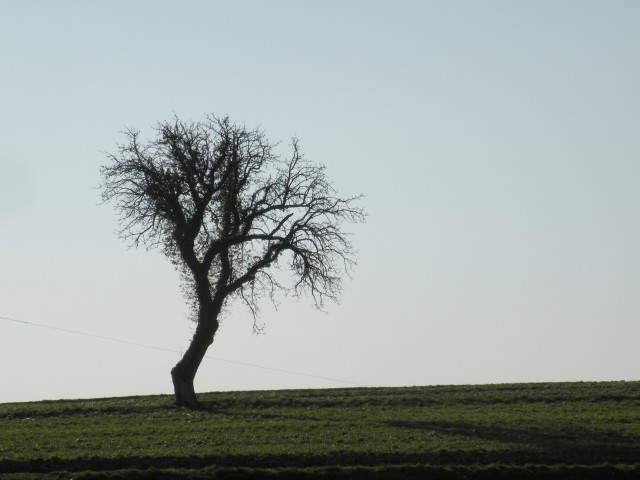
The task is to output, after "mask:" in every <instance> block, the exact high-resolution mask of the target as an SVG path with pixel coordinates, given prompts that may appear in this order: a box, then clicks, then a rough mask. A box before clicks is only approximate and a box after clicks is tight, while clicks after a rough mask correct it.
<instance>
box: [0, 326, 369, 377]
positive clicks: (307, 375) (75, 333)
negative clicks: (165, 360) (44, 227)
mask: <svg viewBox="0 0 640 480" xmlns="http://www.w3.org/2000/svg"><path fill="white" fill-rule="evenodd" d="M0 319H2V320H7V321H10V322H15V323H22V324H24V325H30V326H33V327H38V328H46V329H49V330H57V331H59V332H64V333H72V334H74V335H82V336H84V337H92V338H99V339H101V340H108V341H110V342H117V343H124V344H126V345H132V346H134V347H141V348H150V349H153V350H160V351H163V352H171V353H177V354H179V355H180V354H181V352H179V351H178V350H173V349H171V348H164V347H158V346H155V345H148V344H145V343H138V342H131V341H129V340H122V339H120V338H114V337H109V336H106V335H96V334H94V333H88V332H81V331H79V330H71V329H69V328H61V327H54V326H52V325H45V324H42V323H35V322H27V321H25V320H16V319H15V318H11V317H3V316H0ZM204 358H206V359H209V360H215V361H217V362H224V363H231V364H234V365H241V366H244V367H252V368H260V369H262V370H270V371H272V372H280V373H287V374H289V375H299V376H303V377H310V378H318V379H321V380H329V381H332V382H339V383H345V384H348V385H354V386H357V387H364V386H365V385H362V384H359V383H356V382H351V381H349V380H342V379H340V378H332V377H324V376H321V375H313V374H311V373H305V372H297V371H293V370H283V369H280V368H272V367H265V366H264V365H258V364H255V363H246V362H238V361H235V360H228V359H225V358H219V357H210V356H208V355H205V357H204Z"/></svg>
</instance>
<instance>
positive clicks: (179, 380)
mask: <svg viewBox="0 0 640 480" xmlns="http://www.w3.org/2000/svg"><path fill="white" fill-rule="evenodd" d="M176 370H177V368H174V369H173V370H171V378H172V380H173V390H174V392H175V395H176V405H177V406H178V407H186V408H190V409H192V410H197V409H200V408H202V405H201V404H200V402H198V399H197V397H196V392H195V390H194V388H193V378H188V377H186V378H185V376H183V375H181V374H180V372H179V371H176Z"/></svg>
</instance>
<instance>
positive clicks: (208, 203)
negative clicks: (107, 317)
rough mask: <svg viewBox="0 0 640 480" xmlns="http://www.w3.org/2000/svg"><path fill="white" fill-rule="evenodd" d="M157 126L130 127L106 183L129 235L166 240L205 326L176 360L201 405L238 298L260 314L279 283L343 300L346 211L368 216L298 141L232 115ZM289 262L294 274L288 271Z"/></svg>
mask: <svg viewBox="0 0 640 480" xmlns="http://www.w3.org/2000/svg"><path fill="white" fill-rule="evenodd" d="M155 133H156V137H155V138H154V139H152V140H142V139H141V138H140V132H139V131H137V130H134V129H128V130H126V131H125V136H126V142H125V143H122V144H120V145H118V149H117V152H116V153H115V154H109V155H108V160H109V162H108V164H107V165H105V166H103V167H102V170H101V173H102V176H103V184H102V193H103V199H104V200H105V201H109V202H112V203H113V204H114V205H115V208H116V210H117V211H118V212H119V214H120V221H121V231H120V234H121V236H122V237H123V238H125V239H127V240H129V241H130V242H132V243H133V244H134V245H136V246H138V245H144V246H145V247H147V248H160V249H161V250H162V251H163V252H164V254H165V255H166V256H167V257H168V258H169V259H170V260H171V261H172V262H173V264H174V265H175V266H176V267H177V268H178V270H179V271H180V272H181V275H182V279H183V281H184V282H185V287H186V288H185V292H186V294H187V297H188V298H189V300H190V302H191V304H192V306H193V312H194V320H195V321H196V322H197V328H196V333H195V334H194V337H193V340H192V342H191V345H190V347H189V350H187V352H186V353H185V355H184V357H183V358H182V359H181V361H180V362H179V363H178V365H176V367H174V369H173V370H172V376H173V381H174V387H175V391H176V400H177V403H178V404H179V405H186V406H190V407H196V406H197V400H196V397H195V393H194V390H193V377H194V376H195V372H196V371H197V368H198V366H199V364H200V362H201V360H202V357H203V356H204V353H205V352H206V349H207V347H208V346H209V345H210V344H211V343H212V342H213V336H214V335H215V332H216V331H217V328H218V325H219V316H220V314H221V312H222V311H223V308H224V307H225V306H227V305H228V304H229V303H230V302H231V301H233V300H234V299H239V300H241V301H242V302H244V303H245V304H246V305H247V306H248V307H249V308H250V310H251V312H252V313H253V315H254V326H255V317H256V314H257V311H258V301H259V299H260V298H262V297H264V296H265V295H267V296H273V294H274V293H275V292H276V291H278V290H281V289H286V290H290V291H292V292H293V293H294V294H296V295H300V294H305V293H306V294H309V295H311V297H312V298H313V299H314V301H315V304H316V305H317V306H319V307H322V306H323V304H324V302H325V301H326V300H336V299H337V298H338V295H339V293H340V289H341V281H342V277H343V274H344V273H345V272H348V271H349V270H350V269H351V268H352V266H353V265H354V249H353V247H352V244H351V241H350V238H349V236H348V234H347V233H345V232H344V231H343V229H342V225H343V223H344V222H361V221H364V218H365V212H364V211H363V209H362V208H361V207H359V206H358V205H357V203H358V202H357V201H358V200H359V198H360V196H351V197H340V196H338V193H337V192H336V190H335V188H334V187H333V186H332V184H331V183H330V182H329V180H328V179H327V177H326V175H325V167H323V166H321V165H318V164H315V163H312V162H310V161H308V160H307V159H305V158H304V156H303V155H302V154H301V152H300V148H299V142H298V140H297V139H294V140H293V141H292V143H291V153H290V155H288V156H287V157H284V158H283V157H282V156H280V155H278V154H277V153H276V152H275V149H276V145H275V144H273V143H271V142H269V140H268V139H267V138H266V136H265V134H264V132H262V131H261V130H259V129H253V130H249V129H247V128H246V127H244V126H241V125H236V124H233V123H232V122H231V121H230V120H229V118H228V117H222V118H221V117H216V116H208V117H207V118H206V120H205V121H202V122H184V121H181V120H180V119H178V118H174V119H173V120H172V121H165V122H160V123H159V124H158V125H157V126H156V128H155ZM285 269H286V270H288V271H289V273H290V275H289V276H288V278H290V279H291V280H292V282H291V284H290V285H284V284H283V280H282V279H283V278H284V277H283V275H282V274H278V273H277V271H278V270H285Z"/></svg>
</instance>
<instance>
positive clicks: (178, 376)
mask: <svg viewBox="0 0 640 480" xmlns="http://www.w3.org/2000/svg"><path fill="white" fill-rule="evenodd" d="M217 330H218V322H217V321H215V319H213V321H212V318H206V319H204V318H202V316H201V318H200V319H199V322H198V327H197V328H196V333H194V335H193V338H192V339H191V344H190V345H189V348H188V349H187V351H186V352H185V353H184V356H183V357H182V358H181V359H180V361H179V362H178V363H177V364H176V366H175V367H173V369H171V379H172V380H173V389H174V391H175V394H176V405H178V406H179V407H187V408H192V409H197V408H200V403H199V402H198V399H197V398H196V393H195V390H194V389H193V379H194V378H195V376H196V372H197V371H198V367H199V366H200V363H201V362H202V359H203V358H204V355H205V353H207V349H208V348H209V345H211V344H212V343H213V336H214V335H215V333H216V331H217Z"/></svg>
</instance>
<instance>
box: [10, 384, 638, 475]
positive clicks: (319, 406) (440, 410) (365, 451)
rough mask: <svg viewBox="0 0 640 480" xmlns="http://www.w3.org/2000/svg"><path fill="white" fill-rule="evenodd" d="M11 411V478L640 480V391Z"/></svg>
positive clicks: (234, 398) (138, 401) (391, 395)
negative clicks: (197, 407) (610, 479)
mask: <svg viewBox="0 0 640 480" xmlns="http://www.w3.org/2000/svg"><path fill="white" fill-rule="evenodd" d="M200 399H201V400H202V401H203V403H204V404H205V405H206V407H207V410H206V411H190V410H186V409H178V408H175V407H174V406H173V403H172V401H173V400H172V398H171V397H169V396H150V397H130V398H108V399H95V400H71V401H46V402H33V403H10V404H0V476H2V478H7V479H13V480H17V479H36V478H48V479H62V478H74V479H90V478H91V479H98V478H101V479H104V478H140V479H142V478H144V479H149V478H167V479H187V478H202V479H204V478H214V479H230V478H234V479H235V478H274V479H275V478H277V479H285V478H287V479H288V478H291V479H293V478H309V479H317V478H349V479H352V478H358V479H360V478H362V479H365V478H366V479H369V478H370V479H389V478H416V479H417V478H442V479H449V478H451V479H454V478H456V479H457V478H467V479H484V478H505V479H506V478H532V479H533V478H546V479H551V478H558V479H560V478H563V479H564V478H581V479H582V478H608V477H611V476H615V478H640V382H599V383H548V384H511V385H486V386H440V387H411V388H356V389H331V390H281V391H264V392H259V391H256V392H229V393H209V394H201V395H200Z"/></svg>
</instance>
